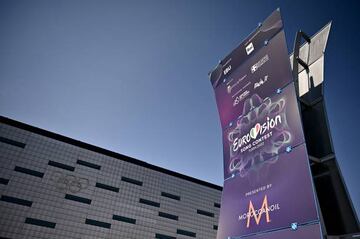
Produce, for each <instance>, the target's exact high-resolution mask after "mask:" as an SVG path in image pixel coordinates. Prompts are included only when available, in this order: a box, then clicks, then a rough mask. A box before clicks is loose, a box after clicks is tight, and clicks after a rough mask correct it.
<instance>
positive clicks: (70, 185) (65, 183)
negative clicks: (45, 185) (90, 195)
mask: <svg viewBox="0 0 360 239" xmlns="http://www.w3.org/2000/svg"><path fill="white" fill-rule="evenodd" d="M50 180H51V181H53V182H54V183H55V187H56V189H57V190H59V191H62V192H72V193H78V192H80V191H81V190H83V189H86V188H87V187H88V186H89V180H88V179H86V178H79V177H76V176H74V175H70V174H63V173H61V172H53V174H52V175H51V177H50Z"/></svg>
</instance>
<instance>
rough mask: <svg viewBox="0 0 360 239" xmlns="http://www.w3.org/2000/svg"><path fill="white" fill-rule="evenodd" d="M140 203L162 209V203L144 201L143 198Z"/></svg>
mask: <svg viewBox="0 0 360 239" xmlns="http://www.w3.org/2000/svg"><path fill="white" fill-rule="evenodd" d="M139 203H142V204H146V205H149V206H153V207H160V203H158V202H154V201H150V200H147V199H143V198H140V200H139Z"/></svg>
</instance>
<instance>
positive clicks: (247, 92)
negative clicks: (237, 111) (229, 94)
mask: <svg viewBox="0 0 360 239" xmlns="http://www.w3.org/2000/svg"><path fill="white" fill-rule="evenodd" d="M249 93H250V91H248V90H247V91H244V92H243V93H242V94H241V95H239V96H236V97H235V100H234V102H233V106H236V105H238V104H239V103H240V101H241V100H242V99H244V98H245V97H246V96H248V95H249Z"/></svg>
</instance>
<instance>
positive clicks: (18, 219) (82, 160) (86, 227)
mask: <svg viewBox="0 0 360 239" xmlns="http://www.w3.org/2000/svg"><path fill="white" fill-rule="evenodd" d="M0 163H1V164H0V196H1V198H0V238H13V239H15V238H52V239H54V238H121V239H125V238H141V239H143V238H159V239H173V238H203V239H211V238H216V232H217V223H218V215H219V208H220V197H221V190H222V188H221V187H220V186H217V185H213V184H211V183H208V182H205V181H201V180H199V179H195V178H192V177H189V176H186V175H182V174H179V173H176V172H173V171H170V170H167V169H164V168H160V167H157V166H154V165H151V164H148V163H146V162H143V161H140V160H137V159H134V158H130V157H128V156H124V155H121V154H118V153H115V152H112V151H109V150H106V149H103V148H99V147H96V146H93V145H90V144H87V143H83V142H80V141H77V140H74V139H71V138H68V137H65V136H61V135H58V134H55V133H52V132H49V131H46V130H43V129H39V128H36V127H33V126H30V125H27V124H24V123H20V122H18V121H15V120H12V119H9V118H6V117H1V116H0Z"/></svg>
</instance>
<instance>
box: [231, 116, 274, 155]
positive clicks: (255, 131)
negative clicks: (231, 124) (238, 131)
mask: <svg viewBox="0 0 360 239" xmlns="http://www.w3.org/2000/svg"><path fill="white" fill-rule="evenodd" d="M278 124H281V116H280V115H277V116H275V117H274V118H269V117H267V118H266V122H265V123H263V124H260V123H257V124H255V126H254V127H252V128H251V129H250V131H249V132H248V133H247V134H245V135H243V136H241V137H240V138H235V139H234V141H233V144H232V150H233V151H234V152H236V151H237V150H238V149H239V148H241V147H242V146H245V145H247V144H248V143H250V141H252V140H254V139H256V138H257V137H258V136H259V135H263V134H265V133H266V132H267V131H269V130H270V129H272V128H274V127H276V126H277V125H278Z"/></svg>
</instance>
